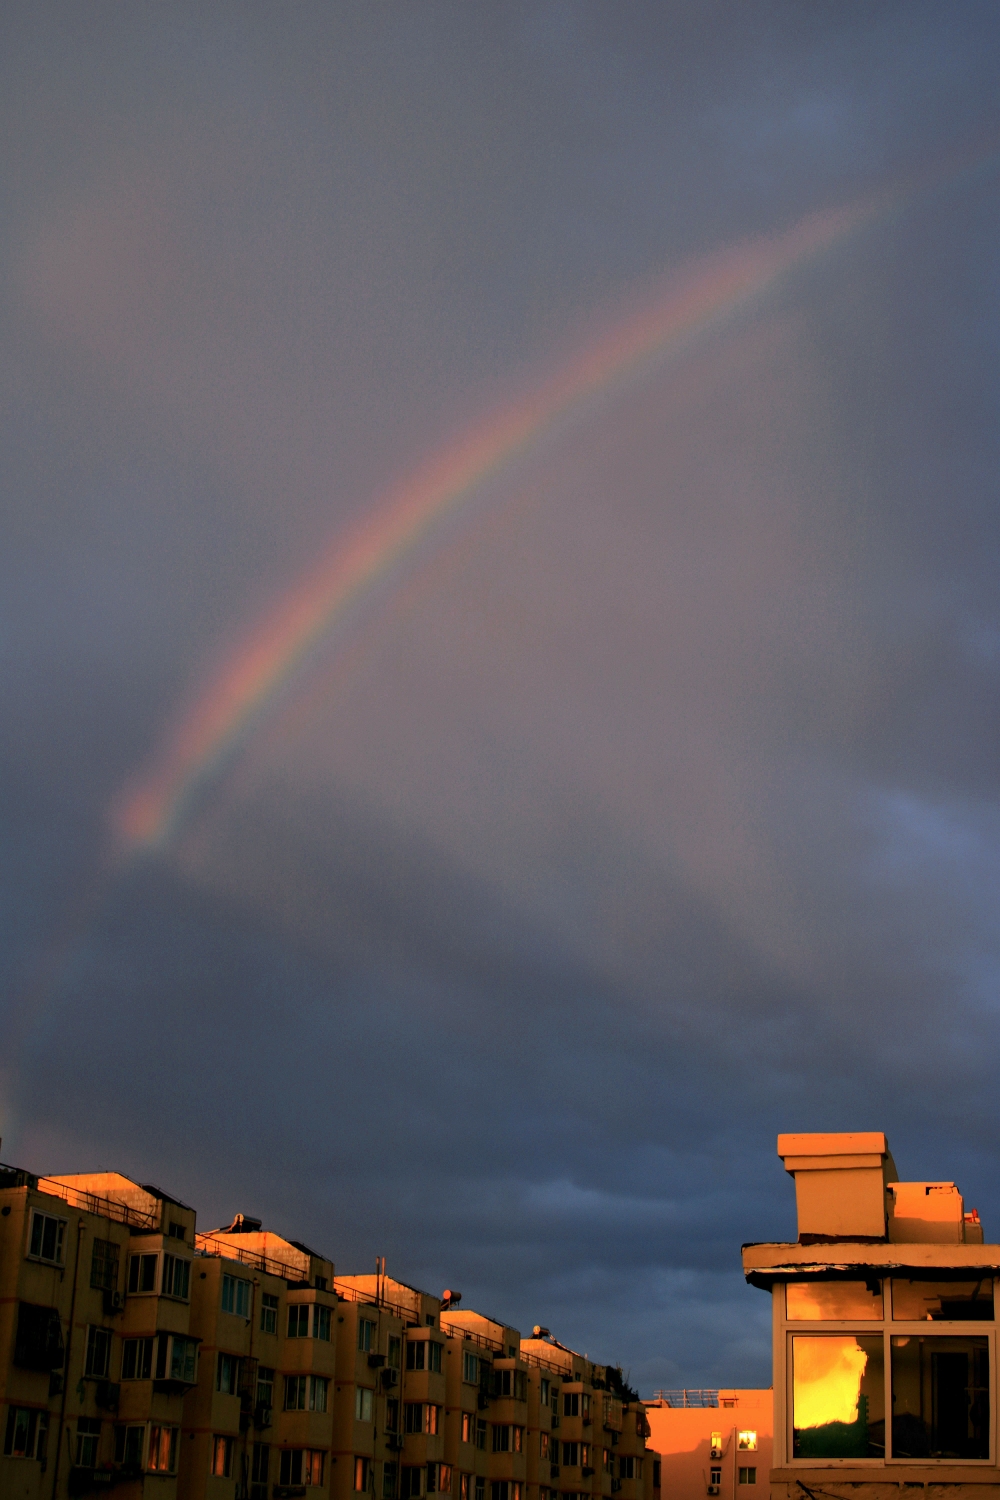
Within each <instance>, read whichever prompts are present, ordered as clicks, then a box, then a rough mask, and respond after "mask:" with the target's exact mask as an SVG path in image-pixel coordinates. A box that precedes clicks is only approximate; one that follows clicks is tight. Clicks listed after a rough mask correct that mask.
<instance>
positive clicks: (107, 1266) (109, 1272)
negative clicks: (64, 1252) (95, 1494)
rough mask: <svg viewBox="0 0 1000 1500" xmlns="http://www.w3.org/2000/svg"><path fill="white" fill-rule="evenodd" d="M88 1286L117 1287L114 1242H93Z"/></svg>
mask: <svg viewBox="0 0 1000 1500" xmlns="http://www.w3.org/2000/svg"><path fill="white" fill-rule="evenodd" d="M90 1284H91V1286H92V1287H94V1288H95V1290H96V1291H105V1292H113V1291H114V1290H115V1288H116V1287H117V1285H118V1246H117V1245H116V1244H115V1242H114V1240H95V1241H94V1248H93V1250H92V1252H91V1256H90ZM86 1467H93V1466H92V1465H87V1466H86Z"/></svg>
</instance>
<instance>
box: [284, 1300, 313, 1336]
mask: <svg viewBox="0 0 1000 1500" xmlns="http://www.w3.org/2000/svg"><path fill="white" fill-rule="evenodd" d="M288 1337H289V1338H290V1339H307V1338H308V1337H309V1304H308V1302H293V1303H292V1305H291V1307H289V1309H288Z"/></svg>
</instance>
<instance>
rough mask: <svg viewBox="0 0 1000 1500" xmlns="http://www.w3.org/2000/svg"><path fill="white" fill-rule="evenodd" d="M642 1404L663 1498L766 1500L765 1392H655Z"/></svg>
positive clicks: (768, 1413)
mask: <svg viewBox="0 0 1000 1500" xmlns="http://www.w3.org/2000/svg"><path fill="white" fill-rule="evenodd" d="M644 1405H645V1408H646V1418H647V1420H648V1422H649V1429H650V1439H649V1445H650V1447H651V1448H653V1449H655V1450H656V1451H657V1452H658V1454H659V1455H660V1460H659V1461H660V1486H661V1490H662V1494H663V1497H664V1500H703V1497H704V1496H706V1495H718V1496H719V1497H720V1500H765V1497H766V1496H767V1494H768V1476H769V1473H770V1469H771V1445H772V1436H773V1432H774V1425H773V1424H774V1402H773V1399H772V1392H771V1391H770V1390H766V1391H752V1390H728V1391H725V1390H698V1391H691V1390H686V1391H659V1392H657V1394H656V1396H655V1397H654V1398H653V1399H652V1400H647V1401H646V1402H645V1403H644Z"/></svg>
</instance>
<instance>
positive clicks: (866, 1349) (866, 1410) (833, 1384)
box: [791, 1333, 885, 1458]
mask: <svg viewBox="0 0 1000 1500" xmlns="http://www.w3.org/2000/svg"><path fill="white" fill-rule="evenodd" d="M791 1342H792V1382H791V1385H792V1454H793V1457H794V1458H882V1457H884V1455H885V1439H884V1436H882V1433H883V1432H884V1423H885V1376H884V1358H883V1352H882V1335H881V1334H876V1335H868V1334H860V1333H858V1334H832V1335H828V1336H819V1337H807V1336H801V1335H796V1337H795V1338H793V1339H792V1341H791Z"/></svg>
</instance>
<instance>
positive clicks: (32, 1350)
mask: <svg viewBox="0 0 1000 1500" xmlns="http://www.w3.org/2000/svg"><path fill="white" fill-rule="evenodd" d="M65 1358H66V1351H65V1348H64V1347H63V1335H62V1322H61V1320H60V1317H59V1310H58V1308H55V1307H36V1305H35V1304H34V1303H33V1302H19V1303H18V1305H17V1332H16V1334H15V1335H14V1363H15V1364H16V1365H18V1366H19V1367H20V1368H21V1369H22V1370H37V1371H39V1372H43V1371H47V1370H61V1369H62V1367H63V1362H64V1360H65Z"/></svg>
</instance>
